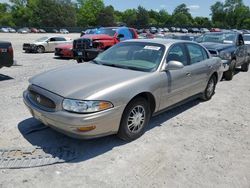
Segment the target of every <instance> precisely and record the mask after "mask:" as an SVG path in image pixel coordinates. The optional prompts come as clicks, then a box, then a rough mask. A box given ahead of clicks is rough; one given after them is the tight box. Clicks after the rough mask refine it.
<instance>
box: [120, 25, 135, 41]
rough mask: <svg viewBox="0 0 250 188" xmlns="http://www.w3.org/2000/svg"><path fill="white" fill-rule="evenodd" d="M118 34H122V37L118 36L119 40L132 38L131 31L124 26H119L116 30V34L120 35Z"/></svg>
mask: <svg viewBox="0 0 250 188" xmlns="http://www.w3.org/2000/svg"><path fill="white" fill-rule="evenodd" d="M120 34H121V35H123V36H124V37H123V38H120V41H124V40H128V39H132V38H133V36H132V34H131V32H130V31H129V29H128V28H126V27H121V28H119V29H118V30H117V35H120Z"/></svg>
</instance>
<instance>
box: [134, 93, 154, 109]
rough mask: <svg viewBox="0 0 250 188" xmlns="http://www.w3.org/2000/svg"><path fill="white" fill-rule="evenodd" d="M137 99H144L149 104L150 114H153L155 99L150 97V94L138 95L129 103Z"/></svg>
mask: <svg viewBox="0 0 250 188" xmlns="http://www.w3.org/2000/svg"><path fill="white" fill-rule="evenodd" d="M138 97H142V98H144V99H146V100H147V101H148V102H149V105H150V110H151V113H154V111H155V107H156V103H155V98H154V96H153V95H152V93H150V92H143V93H140V94H138V95H136V96H134V97H133V99H131V101H132V100H134V99H136V98H138Z"/></svg>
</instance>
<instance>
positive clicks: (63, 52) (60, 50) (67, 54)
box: [55, 43, 74, 59]
mask: <svg viewBox="0 0 250 188" xmlns="http://www.w3.org/2000/svg"><path fill="white" fill-rule="evenodd" d="M55 56H57V57H60V58H70V59H73V58H74V54H73V44H72V43H68V44H59V45H57V46H56V48H55Z"/></svg>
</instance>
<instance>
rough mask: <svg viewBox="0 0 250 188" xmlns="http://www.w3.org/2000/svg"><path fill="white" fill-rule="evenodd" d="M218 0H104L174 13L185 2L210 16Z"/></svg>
mask: <svg viewBox="0 0 250 188" xmlns="http://www.w3.org/2000/svg"><path fill="white" fill-rule="evenodd" d="M216 1H218V0H104V3H105V5H113V6H114V8H115V9H117V10H121V11H123V10H126V9H128V8H137V7H138V6H139V5H141V6H143V7H145V8H146V9H153V10H161V9H166V10H167V11H168V12H169V13H172V12H173V10H174V8H175V7H176V6H178V5H180V4H181V3H185V4H186V5H187V6H188V7H189V9H190V12H191V14H192V15H193V16H209V14H210V6H211V5H212V4H214V3H215V2H216ZM221 1H222V0H221ZM0 2H1V3H3V2H8V0H0ZM243 2H244V3H245V5H247V6H250V0H243Z"/></svg>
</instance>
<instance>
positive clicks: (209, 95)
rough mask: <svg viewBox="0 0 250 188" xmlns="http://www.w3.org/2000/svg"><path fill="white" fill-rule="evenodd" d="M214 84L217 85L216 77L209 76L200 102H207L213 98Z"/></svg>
mask: <svg viewBox="0 0 250 188" xmlns="http://www.w3.org/2000/svg"><path fill="white" fill-rule="evenodd" d="M216 83H217V79H216V77H215V76H214V75H213V76H211V78H210V79H209V81H208V83H207V87H206V89H205V91H204V92H203V94H202V100H204V101H208V100H210V99H211V98H212V97H213V95H214V94H215V87H216Z"/></svg>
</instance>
